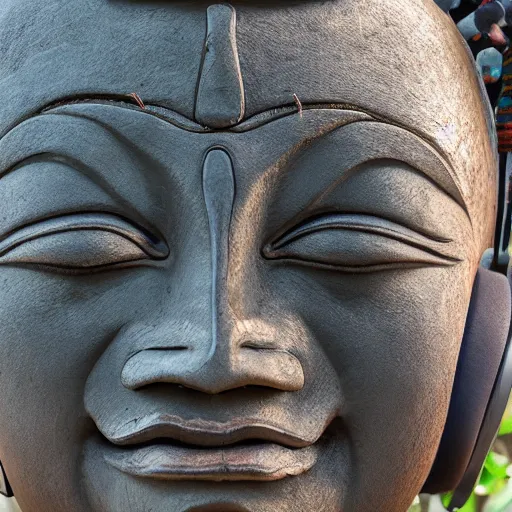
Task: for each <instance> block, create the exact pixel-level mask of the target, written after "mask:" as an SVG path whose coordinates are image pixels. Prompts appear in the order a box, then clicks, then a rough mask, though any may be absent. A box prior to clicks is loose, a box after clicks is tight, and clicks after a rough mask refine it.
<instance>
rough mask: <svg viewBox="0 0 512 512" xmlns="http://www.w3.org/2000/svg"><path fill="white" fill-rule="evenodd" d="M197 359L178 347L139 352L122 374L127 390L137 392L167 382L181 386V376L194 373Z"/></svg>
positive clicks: (183, 347)
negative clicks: (145, 387) (151, 385)
mask: <svg viewBox="0 0 512 512" xmlns="http://www.w3.org/2000/svg"><path fill="white" fill-rule="evenodd" d="M194 365H195V366H197V361H196V358H193V357H190V349H189V348H188V347H185V346H183V345H179V346H176V347H165V348H158V347H151V348H148V349H145V350H142V351H141V352H137V353H136V354H134V355H133V356H131V357H130V359H128V361H126V363H125V364H124V367H123V370H122V372H121V383H122V384H123V386H124V387H125V388H128V389H131V390H136V389H139V388H141V387H143V386H148V385H149V384H155V383H157V382H167V383H175V384H181V376H182V375H183V374H186V373H188V372H193V371H194V370H195V369H196V368H195V366H194Z"/></svg>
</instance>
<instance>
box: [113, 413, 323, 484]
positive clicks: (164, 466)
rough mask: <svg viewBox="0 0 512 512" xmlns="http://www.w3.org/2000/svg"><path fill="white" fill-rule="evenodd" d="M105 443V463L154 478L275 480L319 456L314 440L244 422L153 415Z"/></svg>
mask: <svg viewBox="0 0 512 512" xmlns="http://www.w3.org/2000/svg"><path fill="white" fill-rule="evenodd" d="M107 439H108V441H110V442H109V446H108V448H107V450H106V452H105V453H104V458H105V461H106V462H107V463H108V464H109V465H111V466H112V467H114V468H116V469H117V470H119V471H121V472H123V473H126V474H128V475H131V476H135V477H139V478H152V479H159V480H206V481H217V482H218V481H244V480H245V481H246V480H251V481H266V482H268V481H275V480H281V479H283V478H286V477H288V476H297V475H300V474H302V473H305V472H306V471H308V470H309V469H311V468H312V467H313V466H314V465H315V463H316V462H317V459H318V456H319V446H318V444H319V443H317V442H316V441H318V439H314V440H307V439H303V438H301V437H300V436H298V435H295V434H293V433H291V432H287V431H285V430H283V429H280V428H278V427H277V426H275V425H269V424H262V423H255V422H250V421H243V420H238V421H236V422H232V423H229V424H225V423H214V422H206V421H203V420H193V421H184V420H182V419H181V418H177V417H170V416H164V417H162V416H158V417H153V418H145V419H142V420H139V421H135V422H130V424H128V425H125V426H123V427H122V428H120V429H119V430H118V431H117V433H116V434H115V435H113V436H109V437H107Z"/></svg>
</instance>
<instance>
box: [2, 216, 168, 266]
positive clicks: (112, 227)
mask: <svg viewBox="0 0 512 512" xmlns="http://www.w3.org/2000/svg"><path fill="white" fill-rule="evenodd" d="M80 230H102V231H108V232H111V233H114V234H116V235H119V236H121V237H123V238H125V239H127V240H129V241H130V242H132V243H133V244H135V245H136V246H137V247H139V248H140V249H141V250H142V251H144V252H145V253H146V254H147V255H148V256H149V257H150V258H153V259H159V260H161V259H165V258H166V257H167V256H168V255H169V248H168V247H167V245H166V244H165V243H164V242H162V241H160V240H158V239H157V238H155V237H154V236H152V235H151V234H150V233H148V232H146V231H145V230H144V229H142V228H139V227H136V226H134V225H133V224H132V223H131V222H129V221H127V220H124V219H122V218H121V217H118V216H116V215H112V214H107V213H81V214H73V215H65V216H61V217H55V218H52V219H47V220H43V221H40V222H37V223H34V224H30V225H28V226H25V227H22V228H19V229H17V230H16V231H14V232H13V233H11V234H10V235H8V236H7V237H5V238H4V239H3V240H2V241H1V242H0V257H2V256H3V255H5V254H6V253H8V252H9V251H11V250H13V249H15V248H16V247H18V246H20V245H21V244H24V243H25V242H29V241H31V240H34V239H37V238H41V237H44V236H49V235H53V234H58V233H63V232H69V231H80Z"/></svg>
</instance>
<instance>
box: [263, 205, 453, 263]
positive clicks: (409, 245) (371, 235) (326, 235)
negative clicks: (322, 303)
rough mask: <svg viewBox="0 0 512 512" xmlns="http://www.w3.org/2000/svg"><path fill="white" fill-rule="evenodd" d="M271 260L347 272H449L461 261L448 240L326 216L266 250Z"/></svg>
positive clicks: (375, 220)
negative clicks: (418, 268)
mask: <svg viewBox="0 0 512 512" xmlns="http://www.w3.org/2000/svg"><path fill="white" fill-rule="evenodd" d="M263 254H264V256H265V257H266V258H267V259H274V260H290V261H291V262H296V263H303V264H308V265H314V266H328V267H332V268H334V269H337V270H342V271H347V272H371V271H376V270H384V269H391V268H400V267H411V266H423V265H437V266H450V265H454V264H456V263H458V262H460V261H462V260H461V259H460V258H458V257H457V256H456V255H455V254H454V253H453V248H452V244H451V241H450V240H447V239H443V238H432V237H428V236H425V235H423V234H421V233H418V232H416V231H413V230H411V229H409V228H406V227H405V226H402V225H400V224H397V223H395V222H391V221H389V220H386V219H383V218H380V217H375V216H372V215H359V214H328V215H323V216H321V217H317V218H315V219H312V220H309V221H306V222H304V223H303V224H301V225H300V226H297V227H295V228H292V229H291V230H289V231H288V232H286V233H285V234H284V235H282V236H281V237H279V238H278V239H277V240H276V241H274V242H271V243H269V244H267V245H266V246H265V247H264V249H263Z"/></svg>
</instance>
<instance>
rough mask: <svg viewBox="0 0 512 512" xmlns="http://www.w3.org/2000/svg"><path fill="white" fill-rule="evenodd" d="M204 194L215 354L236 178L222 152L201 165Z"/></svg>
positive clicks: (224, 296)
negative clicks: (209, 255)
mask: <svg viewBox="0 0 512 512" xmlns="http://www.w3.org/2000/svg"><path fill="white" fill-rule="evenodd" d="M203 194H204V202H205V204H206V211H207V213H208V224H209V227H210V244H211V248H210V250H211V269H212V288H211V293H212V296H211V315H212V345H211V348H210V354H209V357H208V359H210V357H211V356H212V355H213V354H214V353H215V351H216V346H217V340H218V337H219V334H220V333H219V329H220V328H221V327H220V326H219V312H221V311H226V308H227V306H228V304H227V294H226V292H225V288H226V283H227V278H228V265H229V229H230V226H231V217H232V215H233V205H234V202H235V174H234V170H233V164H232V162H231V158H230V156H229V155H228V154H227V153H226V151H224V150H223V149H220V148H218V149H212V150H211V151H210V152H209V153H208V154H207V155H206V158H205V160H204V164H203Z"/></svg>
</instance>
